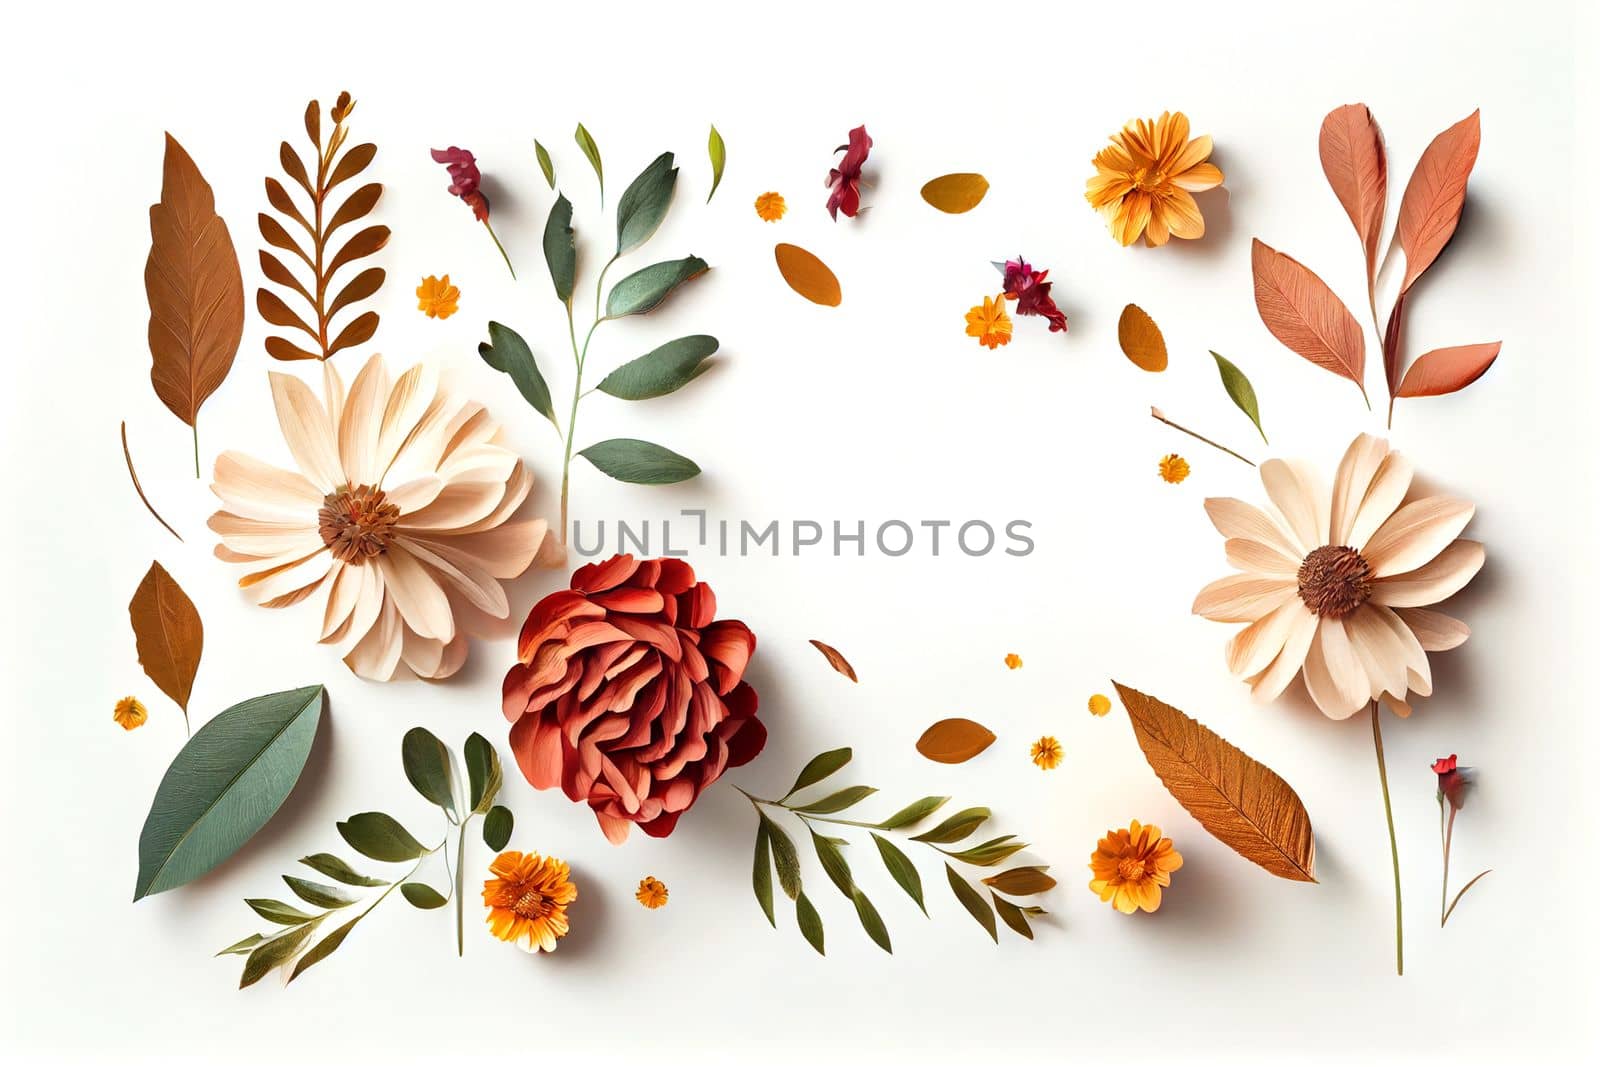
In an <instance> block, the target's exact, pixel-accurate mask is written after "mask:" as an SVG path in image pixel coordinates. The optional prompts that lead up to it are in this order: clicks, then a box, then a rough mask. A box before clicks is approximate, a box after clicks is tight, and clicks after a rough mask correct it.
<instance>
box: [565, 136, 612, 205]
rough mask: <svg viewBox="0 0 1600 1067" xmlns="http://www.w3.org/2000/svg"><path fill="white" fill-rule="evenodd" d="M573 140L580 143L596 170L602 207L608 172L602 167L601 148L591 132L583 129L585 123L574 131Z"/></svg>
mask: <svg viewBox="0 0 1600 1067" xmlns="http://www.w3.org/2000/svg"><path fill="white" fill-rule="evenodd" d="M572 139H573V140H574V141H577V142H578V147H579V148H581V149H582V150H583V156H584V158H585V159H587V160H588V161H589V166H591V167H593V168H594V176H595V178H596V179H597V180H598V181H599V182H600V205H601V206H602V207H604V206H605V202H606V172H605V168H604V167H602V166H601V165H600V146H599V145H597V144H595V143H594V138H593V137H591V136H590V135H589V131H588V130H586V129H584V128H583V123H581V122H580V123H578V128H577V129H576V130H574V131H572Z"/></svg>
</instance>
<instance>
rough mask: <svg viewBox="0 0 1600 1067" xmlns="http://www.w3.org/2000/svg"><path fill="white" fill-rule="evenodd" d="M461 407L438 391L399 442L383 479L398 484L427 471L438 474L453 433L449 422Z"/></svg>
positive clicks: (427, 472)
mask: <svg viewBox="0 0 1600 1067" xmlns="http://www.w3.org/2000/svg"><path fill="white" fill-rule="evenodd" d="M458 407H459V402H457V401H453V400H451V399H450V397H449V396H447V395H446V394H445V393H443V392H440V393H437V394H435V396H434V398H433V402H432V403H431V404H429V405H428V410H427V411H425V412H423V415H422V418H420V419H419V420H417V426H416V428H415V429H414V430H412V431H411V434H410V436H409V437H407V438H406V439H405V440H404V441H403V442H401V444H400V449H399V451H398V452H396V453H395V457H394V459H393V460H392V461H391V462H390V464H389V471H388V473H387V474H386V475H385V477H384V480H385V481H388V482H392V483H395V484H398V483H400V482H405V481H410V480H411V479H413V478H419V477H421V476H422V475H425V474H437V473H438V471H439V457H440V456H442V455H443V454H444V446H445V442H446V441H448V440H449V434H450V433H451V429H450V421H451V417H452V415H453V414H454V413H455V411H456V410H457V408H458Z"/></svg>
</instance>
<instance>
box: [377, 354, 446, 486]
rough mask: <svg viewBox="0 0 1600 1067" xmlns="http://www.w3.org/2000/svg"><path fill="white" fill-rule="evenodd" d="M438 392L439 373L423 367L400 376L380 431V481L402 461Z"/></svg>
mask: <svg viewBox="0 0 1600 1067" xmlns="http://www.w3.org/2000/svg"><path fill="white" fill-rule="evenodd" d="M438 392H439V375H438V372H437V371H435V370H434V369H433V368H432V367H429V366H427V365H426V364H422V363H419V364H417V365H416V366H415V367H412V368H411V369H410V370H408V371H406V372H405V373H404V374H402V375H400V377H399V379H398V380H397V381H396V382H395V383H394V389H393V390H392V391H391V392H390V393H389V400H388V403H387V404H386V405H385V406H384V409H383V420H382V422H381V423H380V424H379V428H378V444H377V453H376V459H377V468H378V471H379V478H380V480H381V479H382V478H383V477H384V476H385V475H386V474H387V473H388V471H389V469H390V468H391V467H392V466H393V465H394V462H395V460H397V459H398V458H399V456H400V450H401V449H402V448H404V447H405V444H406V442H407V441H409V440H410V439H411V436H412V434H413V433H415V432H416V430H417V428H418V427H419V425H420V424H421V422H422V419H423V416H425V415H426V414H427V413H428V410H429V408H431V407H432V405H433V400H434V397H435V396H437V395H438Z"/></svg>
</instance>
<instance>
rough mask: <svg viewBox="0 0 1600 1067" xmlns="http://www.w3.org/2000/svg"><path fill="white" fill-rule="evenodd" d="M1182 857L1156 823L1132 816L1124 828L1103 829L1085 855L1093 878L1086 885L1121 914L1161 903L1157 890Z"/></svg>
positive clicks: (1167, 882)
mask: <svg viewBox="0 0 1600 1067" xmlns="http://www.w3.org/2000/svg"><path fill="white" fill-rule="evenodd" d="M1182 866H1183V857H1182V856H1181V855H1179V854H1178V850H1177V849H1175V848H1173V847H1172V838H1170V837H1162V836H1161V828H1160V827H1159V826H1141V825H1140V824H1139V820H1138V819H1135V820H1133V822H1132V823H1130V824H1129V826H1128V828H1127V829H1126V830H1107V831H1106V836H1104V837H1102V838H1101V839H1100V843H1099V847H1097V848H1096V849H1095V850H1094V853H1093V854H1092V855H1091V856H1090V857H1089V870H1091V871H1092V872H1094V878H1093V879H1092V880H1091V881H1090V882H1089V888H1090V889H1092V890H1093V891H1094V892H1096V893H1098V894H1099V895H1100V899H1101V900H1104V901H1109V902H1110V904H1111V906H1112V907H1113V908H1116V909H1117V910H1118V911H1120V912H1122V913H1123V914H1124V915H1132V914H1133V913H1134V912H1135V911H1136V910H1142V911H1155V910H1156V909H1157V908H1159V907H1161V890H1162V889H1163V888H1164V887H1166V886H1169V885H1171V884H1172V872H1173V871H1175V870H1177V869H1178V868H1179V867H1182Z"/></svg>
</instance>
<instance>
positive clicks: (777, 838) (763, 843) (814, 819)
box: [735, 748, 1056, 954]
mask: <svg viewBox="0 0 1600 1067" xmlns="http://www.w3.org/2000/svg"><path fill="white" fill-rule="evenodd" d="M850 757H851V752H850V749H848V748H837V749H833V750H831V751H828V752H824V753H822V754H821V755H819V756H817V757H816V758H814V759H813V760H811V762H809V763H807V764H806V765H805V767H804V768H803V769H802V770H801V771H800V774H799V776H798V777H797V778H796V779H795V782H794V785H793V786H792V787H791V788H790V789H789V791H788V792H787V793H785V794H784V795H783V796H782V797H779V798H778V799H776V800H769V799H767V798H765V797H758V796H754V795H752V794H750V793H748V792H745V790H743V789H740V790H739V792H741V793H743V794H744V796H745V798H746V799H748V800H749V801H750V804H751V806H752V807H753V808H755V811H756V818H757V820H758V821H757V824H756V849H755V864H754V867H753V870H752V884H753V886H754V888H755V895H756V902H757V903H759V904H760V905H761V910H762V912H763V913H764V914H765V915H766V917H767V922H769V923H771V924H772V925H773V927H774V928H776V926H777V920H776V918H775V915H774V910H773V893H772V875H773V872H774V870H776V872H777V876H778V886H779V888H780V889H781V890H782V891H783V894H784V895H785V896H787V897H788V898H789V899H790V900H792V901H794V905H795V920H796V923H797V925H798V926H799V928H800V933H801V935H802V936H804V937H805V939H806V941H807V942H809V943H810V945H811V947H812V948H814V949H816V950H817V952H818V953H819V954H821V953H823V943H824V942H823V928H822V917H821V916H820V915H819V914H818V913H817V909H816V907H815V905H813V904H812V902H811V900H810V898H809V897H807V896H806V894H805V891H804V888H803V886H802V882H801V871H800V854H799V851H798V850H797V849H796V848H795V844H794V841H793V839H792V838H791V837H790V836H789V834H788V832H787V831H785V830H784V829H783V827H782V826H781V825H779V823H778V822H777V820H775V819H774V818H773V817H772V816H771V815H770V814H768V813H769V812H785V813H787V814H788V815H790V816H792V817H793V818H794V819H796V820H798V821H799V822H800V824H801V826H802V827H803V828H804V829H805V831H806V832H807V834H809V835H810V838H811V847H812V849H813V851H815V852H816V855H817V862H818V863H819V864H820V865H821V867H822V870H823V873H824V874H826V875H827V876H828V880H829V881H831V882H832V883H833V884H834V886H835V887H836V888H837V889H838V890H839V892H840V893H842V894H843V895H844V896H845V898H846V899H847V900H849V901H850V902H851V903H852V904H853V905H854V906H855V910H856V917H857V918H858V919H859V920H860V921H861V926H862V929H864V930H865V931H866V933H867V936H868V937H869V938H871V939H872V942H873V943H874V944H876V945H877V946H878V947H879V948H881V949H883V950H884V951H885V952H893V951H894V949H893V947H892V944H891V942H890V939H889V931H888V928H887V927H886V926H885V925H884V922H883V918H882V916H881V915H880V914H879V913H878V909H877V908H876V907H875V906H874V905H873V903H872V901H871V900H870V899H868V897H867V895H866V893H865V892H863V891H862V889H861V887H860V886H858V885H857V884H856V881H855V876H854V874H853V873H852V871H851V869H850V864H849V861H848V860H847V859H846V858H845V849H846V848H847V847H848V846H849V842H848V841H847V840H846V839H844V838H841V837H834V836H832V835H831V828H832V827H846V828H850V829H856V830H866V831H868V836H869V837H871V838H872V843H873V844H874V845H875V846H876V847H877V852H878V857H879V858H880V859H881V860H882V862H883V865H884V867H885V868H886V869H887V870H888V872H889V875H890V877H891V878H893V879H894V881H895V884H896V885H898V886H899V887H900V888H901V889H902V890H904V891H905V893H906V895H907V896H909V897H910V898H911V899H912V901H913V902H914V903H915V904H916V905H917V907H918V908H919V909H920V910H921V911H922V913H923V915H924V916H926V915H927V914H928V906H927V902H926V901H925V899H924V897H923V888H922V876H921V874H919V873H918V871H917V867H916V864H914V863H912V862H911V860H910V858H909V857H908V856H906V854H905V852H903V851H902V850H901V849H900V847H899V846H897V845H896V844H895V843H894V842H893V841H891V840H890V839H889V838H888V837H887V836H885V835H886V834H888V833H891V832H895V831H909V830H911V829H914V828H915V827H916V826H917V825H918V824H920V823H922V822H924V821H926V820H927V819H929V818H930V817H931V816H932V815H933V814H934V812H936V811H938V810H939V809H940V808H942V807H944V805H945V804H946V803H947V802H948V801H949V799H950V798H949V797H938V796H927V797H923V798H921V799H920V800H916V801H913V802H912V803H910V804H907V805H906V806H905V807H903V808H901V809H900V810H899V811H897V812H895V813H894V814H893V815H890V816H889V817H888V818H887V819H884V820H882V821H880V822H868V821H865V820H859V819H845V818H839V817H838V815H839V813H840V812H843V811H847V810H849V809H851V808H853V807H855V805H856V804H858V803H860V802H861V801H863V800H865V799H866V798H867V797H869V796H872V795H873V794H874V793H876V792H877V790H876V789H874V788H872V787H871V786H865V785H853V786H847V787H845V788H843V789H840V790H837V791H835V792H833V793H829V794H828V795H826V796H823V797H820V798H817V799H813V800H796V799H795V795H796V794H798V793H802V792H805V791H806V790H808V789H810V788H811V787H812V786H814V785H817V784H818V783H820V782H822V781H823V780H825V779H827V778H829V777H831V776H832V775H834V774H835V773H837V772H838V771H839V770H841V769H842V768H843V767H844V766H845V765H846V764H847V763H849V762H850ZM735 788H738V787H737V786H735ZM990 814H991V813H990V811H989V809H988V808H964V809H962V810H961V811H958V812H956V813H955V814H954V815H951V816H948V817H947V818H945V819H944V820H943V821H942V822H940V823H939V824H938V825H936V826H934V827H933V828H932V829H930V830H926V831H924V832H923V833H920V834H917V835H915V836H912V837H910V838H909V840H911V841H914V842H917V843H918V844H921V845H924V846H926V847H928V848H930V849H932V850H933V851H935V852H937V853H939V855H940V856H941V857H942V858H943V860H944V869H945V878H946V881H947V882H948V883H949V886H950V891H951V893H953V894H954V895H955V898H956V900H958V901H959V902H960V903H961V906H962V907H963V908H965V909H966V911H967V914H969V915H971V916H972V918H973V919H974V920H976V921H977V923H978V925H980V926H982V927H983V929H984V931H985V932H986V933H988V935H989V937H990V938H991V939H992V940H994V941H996V942H998V941H999V939H1000V937H999V929H998V927H997V925H996V922H995V916H996V915H997V914H998V915H999V917H1000V919H1001V920H1002V921H1003V922H1004V923H1005V924H1006V925H1007V926H1009V927H1010V928H1011V929H1012V930H1014V931H1015V932H1016V933H1018V934H1020V935H1021V936H1023V937H1025V938H1027V939H1028V940H1030V941H1031V940H1033V928H1032V927H1031V926H1030V925H1029V923H1028V916H1030V915H1043V914H1045V911H1044V909H1043V908H1041V907H1038V906H1037V905H1020V904H1017V903H1015V902H1014V901H1012V900H1009V899H1007V898H1008V897H1029V896H1034V895H1036V894H1039V893H1043V892H1045V891H1047V890H1049V889H1051V888H1053V887H1054V886H1055V884H1056V882H1055V879H1054V878H1051V877H1050V875H1049V874H1047V873H1046V872H1047V871H1048V869H1049V868H1047V867H1042V866H1022V867H1012V868H1009V869H1007V870H1004V871H1001V872H999V873H997V874H994V875H990V876H989V877H987V878H983V879H982V884H983V885H984V886H985V887H986V888H987V889H988V897H987V898H985V896H984V894H983V891H982V890H980V889H978V887H977V886H975V885H973V884H972V882H970V881H969V880H968V878H967V876H965V875H964V874H962V873H961V872H960V871H958V870H957V868H956V865H957V864H961V865H965V866H970V867H980V868H984V867H998V866H999V865H1000V864H1002V863H1004V862H1005V861H1006V860H1008V859H1010V858H1011V857H1012V856H1014V855H1016V854H1017V853H1018V852H1021V851H1022V850H1023V849H1025V848H1027V847H1028V844H1027V842H1025V841H1019V840H1017V839H1016V837H1015V836H1014V835H1012V834H1005V835H1003V836H1001V837H994V838H990V839H989V840H987V841H983V842H980V843H978V844H975V845H974V844H968V845H965V846H964V847H960V848H946V847H944V846H946V845H958V844H961V843H962V842H965V841H966V840H967V839H968V838H970V837H971V836H972V835H973V834H974V833H975V832H976V831H977V830H978V828H979V827H980V826H982V825H983V824H984V823H985V822H987V821H988V820H989V817H990Z"/></svg>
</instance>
